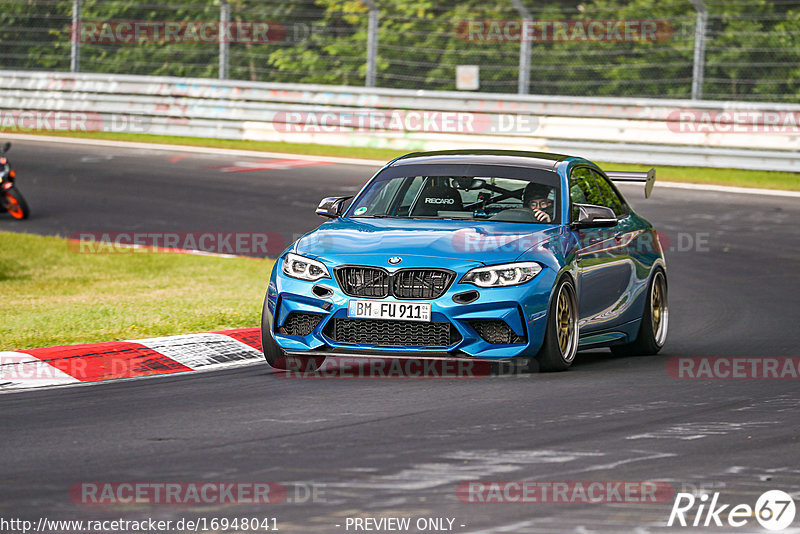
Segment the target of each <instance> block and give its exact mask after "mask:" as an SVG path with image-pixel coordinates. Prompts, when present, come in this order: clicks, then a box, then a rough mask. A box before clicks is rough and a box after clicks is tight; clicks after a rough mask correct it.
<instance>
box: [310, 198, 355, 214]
mask: <svg viewBox="0 0 800 534" xmlns="http://www.w3.org/2000/svg"><path fill="white" fill-rule="evenodd" d="M351 198H353V197H352V196H349V197H328V198H323V199H322V200H321V201H320V203H319V206H317V215H319V216H320V217H327V218H329V219H335V218H337V217H340V216H341V215H342V206H344V203H345V201H346V200H349V199H351Z"/></svg>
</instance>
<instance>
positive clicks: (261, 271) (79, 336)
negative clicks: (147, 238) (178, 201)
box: [0, 232, 273, 350]
mask: <svg viewBox="0 0 800 534" xmlns="http://www.w3.org/2000/svg"><path fill="white" fill-rule="evenodd" d="M132 250H133V249H131V252H130V253H117V254H78V253H76V252H72V251H69V250H68V248H67V241H66V240H65V239H62V238H58V237H43V236H36V235H30V234H17V233H10V232H0V293H1V294H2V295H3V299H2V301H0V317H3V321H2V323H0V350H19V349H30V348H37V347H48V346H53V345H64V344H72V343H94V342H101V341H116V340H124V339H140V338H146V337H155V336H169V335H177V334H188V333H193V332H210V331H214V330H225V329H230V328H250V327H255V326H258V325H259V324H260V321H261V305H262V302H263V299H264V293H265V290H266V287H267V282H268V279H269V273H270V269H272V264H273V262H272V261H259V260H255V259H250V258H215V257H209V256H193V255H187V254H170V253H142V252H133V251H132Z"/></svg>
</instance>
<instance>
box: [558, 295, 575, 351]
mask: <svg viewBox="0 0 800 534" xmlns="http://www.w3.org/2000/svg"><path fill="white" fill-rule="evenodd" d="M568 288H569V286H567V285H566V284H565V285H563V286H561V290H560V291H559V293H558V301H557V303H556V328H557V332H558V348H559V350H561V356H562V357H563V358H564V360H565V361H567V362H569V361H572V359H573V358H574V357H575V352H576V351H575V343H576V337H577V336H576V333H577V331H576V328H575V303H574V300H573V299H572V298H570V297H571V295H570V293H569V289H568Z"/></svg>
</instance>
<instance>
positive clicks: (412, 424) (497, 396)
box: [0, 141, 800, 532]
mask: <svg viewBox="0 0 800 534" xmlns="http://www.w3.org/2000/svg"><path fill="white" fill-rule="evenodd" d="M14 145H15V146H14V148H13V149H12V152H11V153H10V154H9V155H10V156H11V157H12V161H13V162H14V164H15V166H16V167H17V169H18V177H19V178H18V183H19V187H20V189H21V190H22V191H23V192H24V194H25V195H26V197H27V198H28V200H29V203H30V204H31V206H32V208H33V210H34V212H33V213H34V216H33V218H32V219H31V220H29V221H23V222H16V221H12V220H10V218H9V217H7V216H5V217H0V230H10V231H25V232H35V233H42V234H61V235H66V234H69V233H73V232H80V231H131V230H139V231H153V232H158V231H270V232H278V233H281V234H283V235H284V236H286V238H287V239H289V238H290V237H291V236H293V235H294V234H297V233H301V232H304V231H307V230H309V229H312V228H313V227H314V226H316V225H317V224H319V222H320V220H319V219H318V218H316V217H315V215H314V214H313V209H314V207H315V205H316V203H317V201H318V199H319V198H320V197H322V196H327V195H337V194H346V193H352V192H353V191H355V190H356V189H357V188H358V187H359V186H360V185H361V184H362V183H363V182H364V181H365V180H366V179H367V178H368V177H369V176H370V175H371V173H372V169H370V168H367V167H363V166H344V165H324V166H312V167H300V168H294V169H286V170H264V171H254V172H241V173H225V172H222V171H221V170H220V169H219V168H215V167H219V166H224V165H230V164H232V163H235V162H237V161H239V162H241V161H248V158H230V157H220V156H210V155H208V156H206V155H191V154H183V153H180V152H174V153H172V152H147V151H144V150H134V149H117V148H115V149H110V148H99V147H87V146H78V145H62V144H50V143H40V142H30V141H15V143H14ZM254 160H255V158H251V159H250V161H254ZM624 191H625V192H626V194H627V197H628V199H629V201H630V202H631V203H632V204H633V206H634V208H635V209H636V210H637V211H638V212H639V213H641V214H642V215H644V216H645V217H647V218H648V219H650V220H651V221H652V222H653V223H654V224H655V225H656V226H657V227H658V228H659V229H661V230H663V231H665V232H666V234H667V235H668V236H669V238H670V240H671V242H672V246H671V248H672V250H670V251H668V252H667V265H668V273H669V289H670V309H671V311H670V334H669V339H668V342H667V345H666V347H665V348H664V350H663V351H662V352H661V354H659V355H658V356H655V357H646V358H615V357H612V356H611V355H610V353H608V352H607V351H594V352H588V353H582V354H580V355H579V357H578V360H577V361H576V363H575V365H574V367H573V368H572V369H571V370H570V371H569V372H566V373H559V374H538V375H525V376H522V377H519V376H498V377H489V378H481V379H470V380H461V379H442V380H425V379H383V380H377V379H363V380H361V379H314V380H303V379H286V378H282V374H280V373H273V372H272V370H271V369H270V368H269V367H268V366H266V365H255V366H251V367H245V368H237V369H232V370H227V371H219V372H210V373H202V374H193V375H185V376H165V377H158V378H153V379H143V380H130V381H118V382H113V383H105V384H100V385H92V386H81V387H72V388H62V389H49V390H39V391H28V392H20V393H12V394H5V395H0V414H1V415H0V435H1V436H2V439H1V440H0V458H1V459H2V468H1V469H0V473H2V475H0V516H2V517H4V518H9V517H21V518H31V519H37V518H40V517H47V518H48V519H54V518H62V519H90V518H120V517H121V518H125V519H143V518H161V519H176V518H181V517H185V518H195V517H208V518H211V517H231V518H232V517H237V516H243V515H247V516H256V517H276V518H277V520H278V526H279V528H280V529H281V530H282V531H284V532H348V530H345V521H346V518H347V517H356V516H370V517H389V516H392V517H398V516H399V517H402V516H409V517H412V518H414V519H416V518H419V517H448V518H454V519H455V521H454V523H453V531H454V532H612V531H613V532H632V531H634V530H635V529H640V530H639V531H640V532H646V531H653V530H660V529H661V528H663V527H664V526H665V523H666V520H667V517H668V515H669V512H670V510H671V507H672V500H669V501H668V502H661V503H649V504H630V503H624V504H591V503H571V504H563V503H562V504H541V503H530V504H474V503H465V502H462V501H460V500H459V499H458V497H457V495H456V488H457V486H458V484H459V483H460V482H463V481H472V480H483V481H491V480H501V481H512V480H529V481H539V482H544V481H594V480H611V481H643V480H661V481H666V482H668V483H670V484H671V485H672V486H673V488H675V489H676V490H677V491H680V490H689V491H691V490H692V489H694V488H701V487H704V488H706V489H708V490H710V491H711V492H714V491H719V492H720V494H721V495H720V502H721V503H728V504H739V503H747V504H750V505H754V504H755V502H756V499H757V498H758V496H759V495H760V494H761V493H762V492H764V491H766V490H771V489H781V490H783V491H786V492H789V493H792V494H793V495H794V496H795V499H797V498H798V496H800V463H798V450H800V437H799V436H800V415H798V414H800V396H799V395H798V381H797V380H712V381H708V380H678V379H675V378H671V377H670V376H669V375H668V374H667V372H666V362H667V361H668V359H669V358H671V357H675V356H684V357H686V356H688V357H704V356H737V357H750V358H765V357H789V356H794V357H797V356H800V351H798V348H797V344H798V343H797V339H798V336H797V321H798V317H800V304H798V297H800V292H798V275H797V268H798V265H800V232H798V228H797V223H798V221H800V206H799V205H798V202H797V200H796V199H791V198H789V199H786V198H777V197H768V196H746V195H735V194H724V193H716V192H697V191H686V190H678V189H666V188H661V189H659V188H658V186H656V190H655V192H654V194H653V197H652V198H651V199H650V200H647V201H645V200H644V199H643V198H642V194H641V191H640V190H639V188H627V187H626V188H625V189H624ZM681 236H683V237H681ZM681 240H683V242H682V243H681V244H680V245H678V242H679V241H681ZM698 240H699V241H700V243H699V244H698ZM690 241H693V243H691V245H692V246H690ZM683 248H687V249H688V250H683ZM264 283H265V286H266V280H265V282H264ZM82 481H117V482H120V481H135V482H159V481H161V482H164V481H225V482H229V481H239V482H264V481H277V482H282V483H284V484H285V485H286V486H287V488H289V490H290V497H291V494H292V492H293V491H295V490H297V491H300V490H302V488H304V487H305V486H303V485H307V484H308V485H310V484H313V485H315V487H316V489H317V492H318V493H317V498H316V499H314V500H313V502H308V501H305V502H293V503H289V502H285V503H283V504H275V505H257V506H256V505H247V504H240V505H235V506H231V505H226V506H216V507H215V506H211V507H197V506H195V507H184V508H180V507H175V506H165V505H161V506H152V507H146V506H134V505H118V506H115V507H98V506H87V505H82V504H75V503H74V502H73V501H72V500H71V499H70V497H69V494H68V490H69V488H70V486H72V485H73V484H75V483H78V482H82ZM300 493H303V491H300ZM294 500H296V501H303V499H302V498H300V499H297V498H295V499H294ZM798 504H800V501H798ZM693 515H694V514H693V513H692V514H690V517H693ZM723 519H724V515H723ZM336 525H341V526H339V527H337V526H336ZM462 525H463V526H462ZM793 526H794V528H795V529H797V528H798V527H799V526H800V518H798V519H795V522H794V524H793ZM679 530H691V529H679ZM696 530H698V531H707V530H709V529H708V528H707V529H702V528H698V529H696ZM710 530H712V531H717V532H722V531H730V530H733V529H731V528H730V527H726V528H722V529H720V528H716V529H715V528H713V527H712V528H710ZM735 530H736V531H737V532H749V531H759V527H758V524H757V523H756V522H755V520H752V519H751V520H750V521H749V523H748V526H746V527H744V528H740V529H735ZM411 531H412V532H414V531H416V530H413V529H412V530H411ZM795 531H796V530H795ZM349 532H353V529H352V527H351V529H350V530H349Z"/></svg>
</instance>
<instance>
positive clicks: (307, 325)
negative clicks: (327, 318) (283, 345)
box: [280, 312, 322, 337]
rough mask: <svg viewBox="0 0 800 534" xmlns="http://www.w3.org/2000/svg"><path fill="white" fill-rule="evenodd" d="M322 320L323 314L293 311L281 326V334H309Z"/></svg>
mask: <svg viewBox="0 0 800 534" xmlns="http://www.w3.org/2000/svg"><path fill="white" fill-rule="evenodd" d="M321 320H322V315H320V314H318V313H299V312H292V313H290V314H289V317H287V318H286V321H284V323H283V327H282V328H281V332H280V333H281V334H286V335H289V336H301V337H302V336H307V335H308V334H310V333H311V332H313V331H314V329H315V328H316V327H317V325H318V324H319V322H320V321H321Z"/></svg>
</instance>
